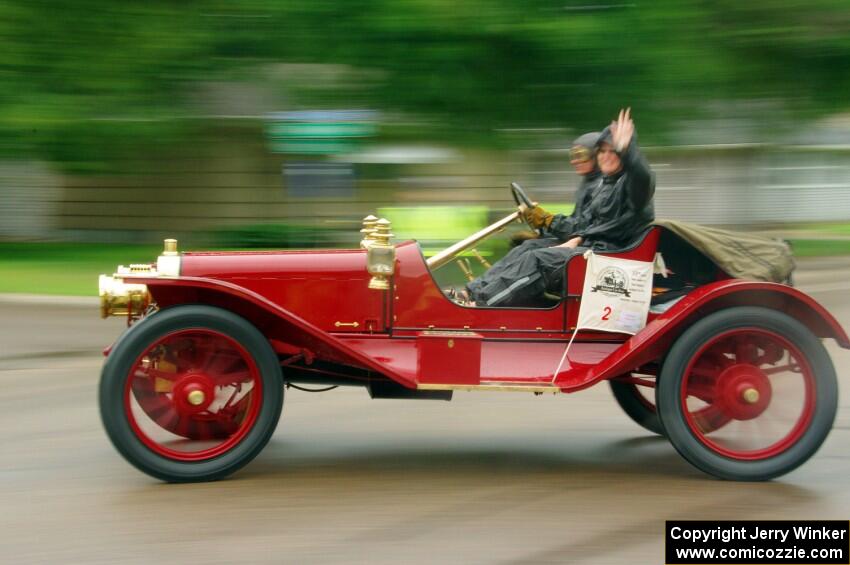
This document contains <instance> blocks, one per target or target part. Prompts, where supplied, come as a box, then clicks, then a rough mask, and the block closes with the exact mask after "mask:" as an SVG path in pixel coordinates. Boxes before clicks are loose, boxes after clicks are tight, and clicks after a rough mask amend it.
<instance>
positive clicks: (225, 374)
mask: <svg viewBox="0 0 850 565" xmlns="http://www.w3.org/2000/svg"><path fill="white" fill-rule="evenodd" d="M261 396H262V381H261V380H260V378H259V371H258V370H257V366H256V363H254V360H253V359H252V358H251V356H250V355H248V353H247V352H246V351H245V349H244V348H243V347H242V346H241V345H239V344H238V343H237V342H236V341H235V340H233V339H232V338H230V337H228V336H226V335H224V334H222V333H219V332H215V331H212V330H208V329H205V330H196V329H189V330H179V331H176V332H174V333H171V334H168V335H166V336H164V337H163V338H161V339H160V340H158V341H156V342H155V343H153V344H152V345H151V346H150V347H148V348H147V350H145V352H144V353H142V355H141V356H140V357H139V359H138V361H137V362H136V363H135V364H134V365H133V367H132V368H131V369H130V375H129V377H128V379H127V390H126V393H125V402H126V407H125V409H126V411H127V415H128V418H129V419H130V424H131V425H132V426H133V429H134V430H135V431H136V433H137V434H138V435H139V437H140V438H141V439H142V441H144V443H145V445H147V446H148V447H149V448H150V449H152V450H153V451H155V452H158V453H161V454H163V455H165V456H168V457H171V458H174V459H179V460H185V461H193V460H199V459H204V458H209V457H214V456H216V455H218V454H220V453H222V452H224V451H227V449H228V448H229V446H230V445H232V444H234V443H236V442H238V441H239V440H240V439H241V438H242V437H243V436H244V435H245V433H246V432H247V431H248V430H249V429H250V428H251V426H252V425H253V423H254V421H255V420H256V417H257V412H258V408H259V399H260V398H261Z"/></svg>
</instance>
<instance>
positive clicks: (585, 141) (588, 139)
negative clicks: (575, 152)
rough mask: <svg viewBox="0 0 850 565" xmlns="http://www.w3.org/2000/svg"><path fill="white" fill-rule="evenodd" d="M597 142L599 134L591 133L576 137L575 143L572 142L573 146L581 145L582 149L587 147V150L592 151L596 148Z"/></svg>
mask: <svg viewBox="0 0 850 565" xmlns="http://www.w3.org/2000/svg"><path fill="white" fill-rule="evenodd" d="M598 141H599V132H598V131H591V132H588V133H585V134H582V135H580V136H578V137H577V138H576V139H575V141H573V146H576V145H581V146H582V147H587V148H588V149H590V150H593V149H594V148H595V147H596V144H597V143H598Z"/></svg>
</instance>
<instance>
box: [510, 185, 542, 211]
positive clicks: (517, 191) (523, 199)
mask: <svg viewBox="0 0 850 565" xmlns="http://www.w3.org/2000/svg"><path fill="white" fill-rule="evenodd" d="M511 194H512V195H513V197H514V202H516V205H517V206H519V205H520V204H525V207H526V208H528V209H531V208H534V207H535V206H537V205H536V204H535V203H534V202H532V201H531V198H529V197H528V195H527V194H526V193H525V191H524V190H523V189H522V187H521V186H520V185H518V184H517V183H515V182H512V183H511Z"/></svg>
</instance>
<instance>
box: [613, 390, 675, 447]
mask: <svg viewBox="0 0 850 565" xmlns="http://www.w3.org/2000/svg"><path fill="white" fill-rule="evenodd" d="M608 384H609V385H610V387H611V392H612V393H613V394H614V399H615V400H616V401H617V404H619V405H620V408H622V409H623V412H625V413H626V415H627V416H628V417H629V418H631V419H632V421H633V422H635V423H636V424H637V425H639V426H641V427H642V428H644V429H646V430H648V431H650V432H652V433H654V434H658V435H660V436H663V435H664V428H662V427H661V420H659V419H658V412H657V411H656V410H655V403H654V402H653V401H652V400H650V399H649V398H648V397H647V396H646V395H645V394H644V393H643V392H642V390H641V389H642V388H647V387H642V386H639V385H636V384H634V383H628V382H620V381H616V380H611V381H608ZM647 390H649V391H650V392H654V391H653V390H652V389H650V388H647Z"/></svg>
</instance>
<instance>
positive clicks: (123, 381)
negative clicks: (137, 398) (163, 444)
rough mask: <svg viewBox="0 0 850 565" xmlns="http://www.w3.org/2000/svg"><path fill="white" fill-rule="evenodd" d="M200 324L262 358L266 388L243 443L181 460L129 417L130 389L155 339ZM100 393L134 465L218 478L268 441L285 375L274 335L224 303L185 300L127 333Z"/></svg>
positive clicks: (158, 472)
mask: <svg viewBox="0 0 850 565" xmlns="http://www.w3.org/2000/svg"><path fill="white" fill-rule="evenodd" d="M194 329H200V330H210V331H214V332H217V333H219V334H223V335H224V336H227V337H228V338H230V339H232V340H233V341H235V342H236V343H238V344H239V345H240V346H241V347H242V348H243V349H244V350H245V351H246V352H247V353H248V355H250V356H251V358H252V359H253V362H254V363H255V364H256V367H257V370H258V373H259V378H260V379H261V383H262V393H261V395H260V401H259V411H258V413H257V416H256V419H255V420H254V421H253V424H252V425H251V427H250V429H248V431H247V433H246V434H245V435H244V437H242V438H241V440H239V442H238V443H236V444H235V445H233V446H232V447H231V448H230V449H229V450H227V451H226V452H224V453H221V454H220V455H218V456H216V457H214V458H210V459H204V460H201V461H181V460H176V459H173V458H168V457H166V456H163V455H162V454H160V453H156V452H154V451H153V450H152V449H150V448H149V447H147V446H146V445H145V444H144V442H143V441H142V440H141V439H140V437H139V436H138V435H137V434H136V432H135V431H134V430H133V426H132V425H131V424H130V422H129V420H128V414H127V412H126V410H125V402H124V395H125V391H126V386H127V380H128V378H129V376H130V375H129V373H130V370H131V369H132V368H133V366H134V364H135V363H136V360H137V359H139V357H140V356H141V355H142V354H143V353H144V352H145V351H146V350H147V348H148V347H149V346H150V345H152V344H154V343H155V342H156V341H157V340H158V339H160V338H161V337H162V336H165V335H168V334H171V333H172V332H177V331H180V330H194ZM99 396H100V398H99V402H100V414H101V420H102V422H103V426H104V428H105V429H106V433H107V435H108V436H109V439H110V440H111V441H112V444H113V445H114V446H115V448H116V449H117V450H118V452H119V453H121V455H122V456H124V458H125V459H126V460H127V461H129V462H130V463H131V464H132V465H134V466H135V467H136V468H138V469H139V470H141V471H143V472H144V473H147V474H148V475H150V476H152V477H155V478H157V479H161V480H163V481H168V482H197V481H212V480H217V479H221V478H223V477H226V476H227V475H230V474H232V473H234V472H235V471H237V470H238V469H240V468H242V467H243V466H244V465H246V464H248V463H249V462H250V461H251V460H252V459H254V457H256V456H257V454H259V453H260V451H261V450H262V449H263V447H265V445H266V443H267V442H268V441H269V438H271V436H272V434H273V433H274V430H275V427H276V426H277V422H278V420H279V419H280V413H281V409H282V407H283V379H282V377H281V370H280V364H279V362H278V359H277V356H276V355H275V353H274V351H273V350H272V348H271V346H270V345H269V342H268V340H267V339H266V338H265V337H264V336H263V334H261V333H260V332H259V331H258V330H257V329H256V328H255V327H254V326H253V325H252V324H250V323H249V322H248V321H246V320H245V319H244V318H241V317H239V316H237V315H235V314H233V313H231V312H228V311H226V310H222V309H220V308H213V307H210V306H202V305H185V306H177V307H174V308H168V309H165V310H162V311H159V312H157V313H155V314H152V315H150V316H148V317H147V318H145V319H143V320H141V321H140V322H138V323H136V324H135V325H133V326H132V327H130V328H129V329H128V330H127V331H126V332H125V333H124V334H123V335H122V336H121V338H120V339H119V340H118V341H117V342H116V344H115V346H114V347H113V349H112V351H111V353H110V355H109V357H108V358H107V360H106V363H105V364H104V366H103V371H102V373H101V380H100V391H99Z"/></svg>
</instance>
